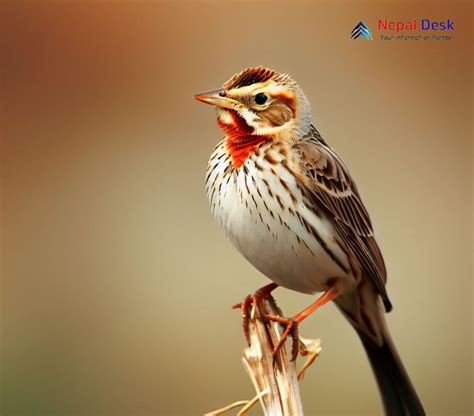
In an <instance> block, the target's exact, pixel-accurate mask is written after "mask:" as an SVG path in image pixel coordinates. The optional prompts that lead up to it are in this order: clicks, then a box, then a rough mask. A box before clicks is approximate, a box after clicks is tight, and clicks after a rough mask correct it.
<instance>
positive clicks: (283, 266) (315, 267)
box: [195, 67, 424, 415]
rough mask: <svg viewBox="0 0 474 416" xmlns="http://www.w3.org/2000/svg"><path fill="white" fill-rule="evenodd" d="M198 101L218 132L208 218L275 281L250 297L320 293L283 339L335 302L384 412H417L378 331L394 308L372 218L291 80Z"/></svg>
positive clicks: (243, 85) (238, 83)
mask: <svg viewBox="0 0 474 416" xmlns="http://www.w3.org/2000/svg"><path fill="white" fill-rule="evenodd" d="M195 98H196V99H197V100H199V101H202V102H205V103H208V104H212V105H214V106H215V107H216V109H217V122H218V124H219V126H220V127H221V128H222V130H223V131H224V133H225V137H224V139H223V140H222V141H221V142H219V144H218V145H217V146H216V148H215V149H214V151H213V153H212V155H211V158H210V160H209V165H208V169H207V177H206V189H207V195H208V198H209V202H210V205H211V209H212V213H213V214H214V217H215V218H216V220H217V221H218V222H219V224H221V226H222V227H223V228H224V230H225V232H226V234H227V236H228V238H229V239H230V241H231V242H232V243H233V244H234V246H235V247H236V248H237V249H238V250H239V251H240V252H241V253H242V254H243V255H244V256H245V258H246V259H247V260H249V261H250V262H251V263H252V264H253V265H254V266H255V267H256V268H257V269H258V270H260V271H261V272H262V273H263V274H265V275H266V276H267V277H269V278H270V279H271V280H272V281H273V282H274V283H272V284H269V285H267V286H266V287H264V288H262V289H260V290H259V291H257V292H256V293H255V296H253V298H252V299H254V300H258V298H262V297H264V296H267V295H268V294H269V293H270V292H271V291H272V290H273V289H275V288H276V287H277V286H282V287H285V288H288V289H292V290H295V291H297V292H301V293H310V294H313V293H316V292H324V293H323V295H322V296H321V297H319V298H318V299H317V300H316V302H314V303H313V304H312V305H310V306H309V307H308V308H306V309H305V310H304V311H303V312H301V313H299V314H297V315H296V316H294V317H293V318H290V319H280V321H281V322H282V323H283V324H284V325H286V329H285V332H284V334H285V335H288V334H289V333H291V331H292V329H294V328H295V327H296V326H297V325H298V324H299V323H301V321H303V320H304V319H305V318H307V317H308V316H309V315H310V314H311V313H313V312H314V311H315V310H316V309H317V308H318V307H320V306H322V305H323V304H325V303H326V302H328V301H330V300H334V302H335V303H336V304H337V306H338V307H339V309H340V310H341V311H342V313H343V314H344V316H345V317H346V318H347V320H348V321H349V322H350V323H351V324H352V326H353V327H354V328H355V330H356V331H357V333H358V334H359V336H360V338H361V340H362V344H363V345H364V347H365V349H366V351H367V354H368V357H369V360H370V363H371V365H372V369H373V371H374V373H375V376H376V379H377V382H378V385H379V388H380V391H381V395H382V399H383V403H384V408H385V412H386V414H388V415H422V414H424V411H423V407H422V404H421V402H420V400H419V398H418V396H417V394H416V391H415V389H414V387H413V385H412V383H411V381H410V379H409V377H408V374H407V372H406V370H405V368H404V367H403V364H402V362H401V360H400V357H399V356H398V353H397V351H396V349H395V346H394V344H393V341H392V339H391V337H390V334H389V332H388V329H387V326H386V324H385V318H384V313H385V312H388V311H390V310H391V308H392V305H391V303H390V300H389V298H388V295H387V291H386V288H385V282H386V280H387V272H386V269H385V264H384V260H383V257H382V253H381V252H380V249H379V247H378V245H377V242H376V241H375V238H374V234H373V230H372V224H371V221H370V217H369V214H368V212H367V210H366V208H365V206H364V203H363V202H362V199H361V197H360V195H359V192H358V190H357V187H356V185H355V182H354V180H353V179H352V177H351V175H350V173H349V170H348V169H347V167H346V166H345V165H344V163H343V162H342V160H341V159H340V158H339V156H338V155H337V154H336V152H334V150H332V149H331V147H330V146H329V145H328V144H327V143H326V142H325V141H324V139H323V138H322V137H321V135H320V134H319V132H318V131H317V130H316V128H315V127H314V126H313V125H312V124H311V123H312V115H311V107H310V104H309V101H308V99H307V98H306V96H305V94H304V93H303V91H302V89H301V88H300V86H299V85H298V84H297V83H296V82H295V81H294V80H293V79H292V78H291V77H290V76H289V75H286V74H279V73H277V72H275V71H273V70H271V69H266V68H262V67H256V68H247V69H245V70H244V71H242V72H240V73H238V74H236V75H234V76H233V77H232V78H231V79H230V80H229V81H227V82H226V83H225V84H224V86H223V88H219V89H217V90H213V91H208V92H205V93H201V94H199V95H196V96H195ZM246 303H248V299H247V302H245V301H244V302H243V305H244V308H245V305H246ZM268 318H269V319H277V318H276V317H268Z"/></svg>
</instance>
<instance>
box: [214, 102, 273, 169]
mask: <svg viewBox="0 0 474 416" xmlns="http://www.w3.org/2000/svg"><path fill="white" fill-rule="evenodd" d="M229 115H230V119H229V122H228V123H226V122H224V121H222V119H221V118H218V119H217V123H218V124H219V126H220V128H221V129H222V130H223V131H224V133H225V134H226V137H227V140H226V146H227V150H228V151H229V153H230V155H231V157H232V167H234V168H240V167H241V166H242V165H243V164H244V162H245V161H246V160H247V158H248V157H249V156H250V154H251V153H252V152H254V151H255V150H256V149H257V148H258V147H260V146H261V145H262V144H264V143H266V142H268V141H270V140H271V137H270V136H264V135H257V134H254V129H253V127H250V126H249V125H247V123H246V122H245V120H244V119H242V118H241V117H239V115H238V114H237V113H236V112H235V111H233V110H230V111H229Z"/></svg>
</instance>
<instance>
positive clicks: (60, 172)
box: [0, 0, 473, 416]
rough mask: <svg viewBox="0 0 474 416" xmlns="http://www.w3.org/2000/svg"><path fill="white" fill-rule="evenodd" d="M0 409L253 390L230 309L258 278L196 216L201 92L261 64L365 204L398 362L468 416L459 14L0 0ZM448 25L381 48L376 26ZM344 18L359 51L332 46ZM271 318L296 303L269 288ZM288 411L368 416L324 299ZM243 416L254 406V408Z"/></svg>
mask: <svg viewBox="0 0 474 416" xmlns="http://www.w3.org/2000/svg"><path fill="white" fill-rule="evenodd" d="M0 16H1V22H0V32H1V33H0V35H1V36H0V42H1V43H0V45H1V55H0V60H1V64H0V72H1V75H2V78H1V80H2V86H1V89H0V99H1V112H0V117H1V119H0V126H1V136H2V145H1V146H2V147H1V153H0V154H1V164H2V166H1V173H2V191H3V195H2V213H1V215H2V217H1V219H2V221H1V227H2V229H1V237H2V269H1V270H2V276H1V277H2V287H1V326H2V333H1V367H2V368H1V384H0V385H1V401H0V413H1V414H2V415H5V416H13V415H51V416H53V415H61V416H62V415H64V416H67V415H88V416H89V415H90V416H95V415H106V416H109V415H127V416H141V415H196V414H202V413H204V412H206V411H210V410H213V409H214V408H218V407H221V406H224V405H226V404H228V403H230V402H233V401H235V400H240V399H244V398H250V397H252V396H253V389H252V386H251V383H250V381H249V379H248V378H247V375H246V374H245V372H244V369H243V367H242V365H241V362H240V354H241V350H242V348H243V347H244V341H243V337H242V334H241V325H240V317H239V315H238V312H236V311H231V310H230V308H229V306H230V305H231V304H233V303H235V302H237V301H239V300H240V299H241V298H243V297H244V296H245V295H246V294H248V293H249V292H251V291H253V290H255V289H256V288H257V287H259V286H261V285H263V284H265V283H266V282H267V280H266V279H265V278H264V277H263V276H262V275H260V274H259V273H258V272H257V271H256V270H254V269H253V268H252V267H251V265H250V264H248V263H247V262H246V261H245V260H244V259H243V258H242V257H241V256H240V255H239V254H238V253H237V252H236V251H235V250H234V249H233V247H231V245H230V243H228V242H227V241H226V239H225V237H224V234H223V232H222V231H221V230H220V229H219V228H218V227H217V225H216V224H215V223H214V222H213V220H212V218H211V215H210V212H209V209H208V206H207V201H206V199H205V194H204V185H203V181H204V172H205V168H206V163H207V160H208V157H209V154H210V151H211V149H212V148H213V146H214V145H215V143H216V142H217V141H218V140H219V139H220V137H221V133H220V132H219V130H218V128H217V126H216V123H215V116H214V113H213V111H212V110H211V108H210V107H208V106H204V105H202V104H199V103H197V102H195V101H194V100H193V99H192V95H193V94H194V93H196V92H198V91H201V90H205V89H208V88H213V87H217V86H220V85H221V84H222V83H223V82H224V81H225V80H226V79H227V78H229V77H230V76H231V75H232V74H234V73H235V72H238V71H240V70H241V69H242V68H244V67H246V66H250V65H257V64H263V65H266V66H269V67H272V68H276V69H278V70H280V71H284V72H289V73H291V74H292V75H293V77H294V78H295V79H297V80H298V81H299V83H300V84H301V85H302V86H303V87H304V89H305V92H306V94H307V95H308V97H309V98H310V100H311V102H312V104H313V107H314V112H315V114H316V119H315V123H316V125H317V127H318V128H319V130H320V131H321V133H322V134H323V136H324V137H325V138H326V139H327V140H328V141H329V142H330V143H331V145H333V146H334V147H335V149H336V150H337V151H338V152H339V153H340V154H341V155H342V157H343V158H344V160H345V161H346V162H347V164H348V165H349V167H350V168H351V171H352V173H353V175H354V176H355V178H356V179H357V182H358V184H359V188H360V190H361V192H362V195H363V197H364V199H365V201H366V204H367V206H368V207H369V210H370V212H371V215H372V218H373V221H374V224H375V228H376V234H377V236H378V240H379V242H380V245H381V247H382V250H383V252H384V255H385V258H386V261H387V264H388V270H389V282H388V289H389V293H390V294H391V297H392V300H393V303H394V305H395V307H394V311H393V312H392V313H391V314H390V315H389V316H388V321H389V325H390V327H391V330H392V333H393V336H394V338H395V340H396V342H397V345H398V348H399V350H400V353H401V355H402V357H403V359H404V361H405V363H406V366H407V367H408V369H409V371H410V373H411V376H412V378H413V381H414V383H415V385H416V386H417V389H418V391H419V393H420V395H421V397H422V399H423V401H424V403H425V405H426V408H427V411H428V413H429V414H431V415H470V414H472V413H473V403H472V395H473V391H472V388H473V366H472V358H473V357H472V354H473V338H472V336H473V319H472V318H473V315H472V302H473V291H472V238H471V237H472V217H471V214H472V208H473V207H472V142H471V140H472V70H473V67H472V31H471V26H472V6H471V5H470V3H469V2H455V1H446V2H433V1H425V2H419V3H416V2H398V3H395V2H392V3H390V2H374V1H373V2H363V1H358V2H343V1H331V2H330V1H326V2H290V1H288V2H264V1H260V2H219V1H215V2H204V1H202V2H198V1H196V2H194V1H188V2H184V1H183V2H179V1H176V2H159V1H146V2H145V1H141V2H132V1H129V2H124V1H121V2H118V1H104V2H98V1H76V2H72V1H71V2H69V1H55V2H51V1H11V2H10V1H5V0H4V1H2V2H1V4H0ZM379 17H380V18H387V19H392V20H407V19H412V18H418V19H421V18H424V17H427V18H432V19H448V18H449V19H451V20H452V21H454V22H455V35H456V37H455V39H454V40H453V41H450V42H447V41H444V42H442V41H439V42H436V41H430V42H410V41H404V42H383V41H380V40H378V39H377V32H378V31H377V30H376V22H377V19H378V18H379ZM361 19H363V20H364V21H365V22H366V23H367V24H368V25H369V26H371V27H372V30H373V32H374V37H375V39H374V41H372V42H367V41H363V40H359V41H352V40H351V39H350V37H349V34H350V32H351V30H352V28H353V27H354V25H355V24H356V23H357V22H358V21H359V20H361ZM276 298H277V300H278V302H279V304H280V305H281V306H282V307H283V309H284V311H285V312H286V313H287V314H288V315H289V314H293V313H295V312H297V311H298V310H300V309H302V308H303V307H304V306H306V305H307V304H308V303H310V302H311V300H312V298H311V297H309V296H305V295H300V294H296V293H290V292H289V291H287V290H278V291H277V292H276ZM302 332H303V334H304V335H306V336H307V337H320V338H321V339H322V345H323V353H322V355H321V357H320V359H319V361H318V362H317V364H316V366H315V367H314V368H313V369H312V370H311V371H310V373H309V374H308V375H307V377H306V378H305V380H304V382H303V384H302V396H303V403H304V406H305V410H306V413H307V414H308V415H376V414H380V413H381V407H380V404H379V398H378V393H377V391H376V386H375V383H374V381H373V378H372V375H371V372H370V368H369V365H368V362H367V360H366V358H365V355H364V352H363V350H362V347H361V346H360V345H359V341H358V339H357V337H356V335H355V333H354V332H353V331H352V329H351V328H350V327H349V325H347V323H346V322H345V321H344V319H343V318H342V317H341V316H340V315H339V313H338V312H337V310H336V308H335V307H334V306H333V305H329V306H328V307H325V308H323V309H322V310H321V311H320V312H318V313H317V314H316V315H315V316H314V317H312V318H311V319H309V320H308V321H307V322H305V324H304V326H303V329H302ZM255 413H256V414H258V410H257V409H256V410H255Z"/></svg>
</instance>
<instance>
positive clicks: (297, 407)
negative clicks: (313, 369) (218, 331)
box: [206, 297, 321, 416]
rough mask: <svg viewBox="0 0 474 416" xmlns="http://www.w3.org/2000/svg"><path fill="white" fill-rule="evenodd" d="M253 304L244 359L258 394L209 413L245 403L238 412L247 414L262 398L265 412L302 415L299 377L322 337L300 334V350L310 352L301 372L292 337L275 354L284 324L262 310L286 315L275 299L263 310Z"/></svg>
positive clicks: (314, 354)
mask: <svg viewBox="0 0 474 416" xmlns="http://www.w3.org/2000/svg"><path fill="white" fill-rule="evenodd" d="M251 308H252V310H251V313H250V314H247V315H249V318H248V319H249V322H248V324H249V335H250V346H249V347H248V348H246V349H245V350H244V353H243V357H242V360H243V363H244V367H245V368H246V370H247V372H248V374H249V376H250V379H251V380H252V383H253V385H254V387H255V390H256V392H257V395H256V396H255V397H254V398H253V399H252V400H249V401H239V402H235V403H233V404H231V405H229V406H226V407H224V408H222V409H218V410H215V411H214V412H211V413H207V414H206V415H208V416H211V415H213V416H216V415H222V414H224V413H225V412H227V411H229V410H231V409H234V408H236V407H238V406H244V407H243V408H242V409H241V411H240V412H239V413H238V415H245V414H246V413H247V411H248V410H249V409H250V408H251V407H252V406H253V405H254V404H255V403H256V402H257V401H260V404H261V406H262V408H263V411H264V414H265V415H266V416H280V415H281V416H300V415H303V406H302V403H301V397H300V392H299V386H298V381H300V380H302V379H303V376H304V373H305V371H306V370H307V369H308V368H309V366H311V364H313V362H314V360H315V359H316V358H317V357H318V355H319V352H320V350H321V348H320V341H319V340H309V339H305V338H301V337H299V341H298V342H299V351H300V354H301V355H303V356H308V359H307V361H306V362H305V364H304V365H303V367H302V369H301V370H300V371H299V373H298V372H297V370H296V363H295V361H293V362H292V361H290V360H291V352H290V348H289V347H288V344H290V343H291V340H289V341H288V342H286V343H285V345H284V346H283V347H282V348H281V349H280V351H279V352H278V353H277V354H276V355H274V354H273V349H274V346H275V345H277V344H278V341H279V340H280V337H281V333H282V330H281V325H280V324H278V323H276V322H272V321H268V320H266V319H262V317H261V314H269V315H276V316H283V315H282V312H281V310H280V309H279V308H278V306H277V305H276V303H275V301H274V299H273V298H272V297H269V298H268V300H267V301H266V302H265V304H264V305H263V306H262V308H264V309H265V310H264V311H263V310H262V311H261V310H259V308H257V307H256V306H255V305H252V307H251ZM290 345H291V344H290Z"/></svg>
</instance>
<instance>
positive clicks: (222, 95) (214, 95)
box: [194, 88, 240, 110]
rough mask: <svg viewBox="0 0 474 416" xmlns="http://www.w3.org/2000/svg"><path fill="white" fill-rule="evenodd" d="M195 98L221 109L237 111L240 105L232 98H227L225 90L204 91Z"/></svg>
mask: <svg viewBox="0 0 474 416" xmlns="http://www.w3.org/2000/svg"><path fill="white" fill-rule="evenodd" d="M194 98H195V99H196V100H198V101H202V102H203V103H206V104H211V105H215V106H216V107H221V108H230V109H231V110H232V109H235V107H236V106H238V105H240V103H239V102H238V101H236V100H234V99H232V98H229V97H226V92H225V90H224V88H217V89H215V90H210V91H204V92H201V93H199V94H196V95H195V96H194Z"/></svg>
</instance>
